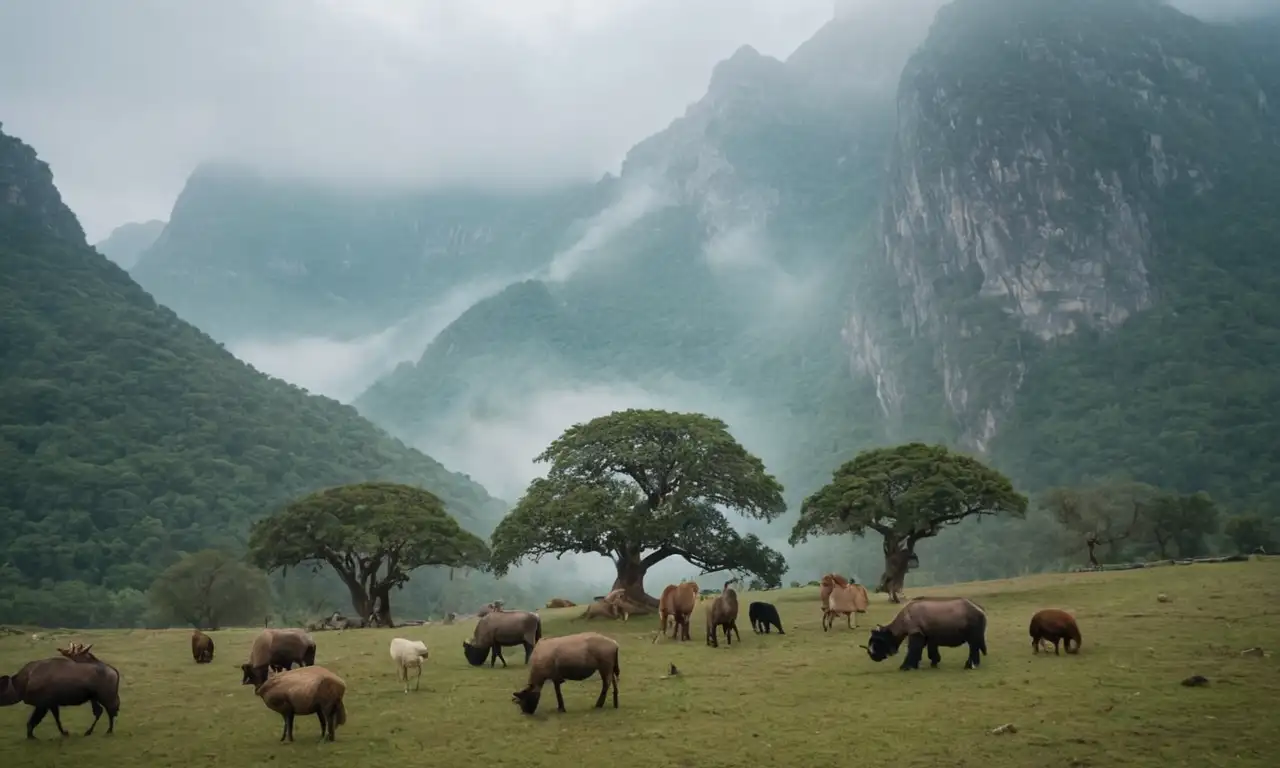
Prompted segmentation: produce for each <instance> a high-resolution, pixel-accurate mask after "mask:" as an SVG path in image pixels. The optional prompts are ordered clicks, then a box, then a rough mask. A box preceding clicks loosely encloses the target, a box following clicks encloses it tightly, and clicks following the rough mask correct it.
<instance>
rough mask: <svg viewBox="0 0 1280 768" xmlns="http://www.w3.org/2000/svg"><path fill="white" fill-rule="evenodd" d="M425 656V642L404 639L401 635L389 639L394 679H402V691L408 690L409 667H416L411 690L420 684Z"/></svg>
mask: <svg viewBox="0 0 1280 768" xmlns="http://www.w3.org/2000/svg"><path fill="white" fill-rule="evenodd" d="M425 658H427V644H426V643H424V642H422V641H421V640H405V639H404V638H403V637H394V638H392V639H391V660H392V661H394V662H395V663H396V679H397V680H403V681H404V692H405V693H408V692H409V667H416V668H417V669H418V677H417V679H416V680H414V682H413V690H415V691H416V690H418V686H420V685H421V684H422V660H423V659H425Z"/></svg>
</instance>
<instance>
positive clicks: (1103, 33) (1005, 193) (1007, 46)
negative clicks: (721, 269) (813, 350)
mask: <svg viewBox="0 0 1280 768" xmlns="http://www.w3.org/2000/svg"><path fill="white" fill-rule="evenodd" d="M1275 29H1276V27H1275V20H1274V19H1271V20H1265V21H1261V22H1254V23H1250V24H1249V25H1241V26H1228V25H1211V24H1206V23H1204V22H1201V21H1199V20H1197V19H1194V18H1192V17H1190V16H1186V15H1183V14H1182V13H1179V12H1178V11H1176V10H1173V9H1172V8H1169V7H1167V6H1165V5H1163V4H1161V3H1153V2H1145V1H1143V0H1128V1H1125V2H1113V1H1112V0H1106V1H1105V2H1103V1H1102V0H1075V1H1074V2H1070V3H1060V2H1050V0H1021V1H1019V2H1013V1H1012V0H959V1H958V2H955V3H953V4H951V5H949V6H947V7H945V8H943V9H942V11H940V12H939V14H938V18H937V20H936V22H935V23H934V25H933V28H932V30H931V33H930V35H929V39H928V41H927V42H926V44H925V45H924V46H923V48H922V49H921V50H920V51H919V52H918V53H917V54H916V55H915V56H914V57H913V58H912V60H911V62H910V63H909V64H908V66H907V68H906V70H905V71H904V73H903V77H902V84H901V88H900V90H899V94H898V120H897V129H896V133H897V136H896V139H895V146H894V150H893V153H892V156H891V161H890V162H891V170H890V176H889V182H888V185H887V187H886V192H885V199H884V203H883V208H882V213H881V221H880V225H879V228H880V238H879V239H880V242H881V243H882V246H881V247H880V248H878V249H877V251H876V253H875V258H874V259H873V260H871V262H869V263H868V264H867V265H866V271H865V272H864V273H863V275H862V278H861V279H860V281H859V285H860V287H861V290H860V292H859V294H858V299H857V300H856V301H855V302H854V308H855V309H854V312H853V313H852V315H851V319H850V322H849V328H850V333H849V339H850V350H851V352H852V357H853V359H854V361H855V365H856V367H857V369H858V370H859V371H860V372H861V373H862V374H863V375H865V376H869V377H870V378H872V379H873V380H874V381H876V382H877V391H878V396H879V399H880V400H881V402H882V403H883V404H884V410H885V412H886V414H887V416H888V417H889V418H888V423H889V429H890V433H891V434H894V435H898V436H904V435H909V434H929V435H934V436H938V437H941V438H943V439H955V440H958V441H959V442H960V443H961V444H963V445H967V446H970V447H972V448H974V449H977V450H980V451H984V452H986V453H988V455H990V456H991V457H992V458H993V459H994V460H995V461H996V463H997V464H998V465H999V466H1001V467H1003V468H1004V469H1006V470H1007V471H1009V472H1011V473H1012V474H1013V476H1014V477H1016V478H1017V479H1018V480H1019V481H1021V482H1022V483H1023V484H1024V485H1025V486H1028V487H1030V488H1033V489H1034V488H1041V487H1044V486H1046V485H1054V484H1071V483H1076V482H1079V481H1080V480H1081V479H1082V478H1084V477H1091V476H1092V477H1099V476H1104V475H1108V474H1112V473H1116V472H1119V473H1125V474H1130V475H1132V476H1134V477H1136V478H1138V479H1140V480H1143V481H1145V482H1149V483H1152V484H1155V485H1159V486H1163V487H1166V488H1170V489H1176V490H1179V491H1183V492H1194V491H1197V490H1207V491H1209V492H1211V493H1212V494H1213V495H1214V496H1215V497H1216V498H1218V499H1219V500H1220V501H1228V502H1232V503H1235V504H1237V505H1243V506H1249V505H1255V504H1256V505H1266V506H1268V507H1272V508H1274V505H1273V502H1271V499H1273V498H1274V495H1275V493H1276V492H1277V491H1280V475H1278V474H1277V472H1276V469H1275V467H1276V466H1277V459H1280V454H1278V453H1277V451H1278V450H1280V448H1277V445H1276V443H1275V440H1274V439H1273V438H1274V436H1275V435H1276V434H1280V422H1278V421H1277V416H1276V414H1275V411H1274V409H1273V408H1272V407H1271V406H1270V403H1272V402H1274V401H1275V398H1276V397H1277V396H1280V311H1278V310H1277V304H1276V301H1275V299H1276V296H1277V295H1280V265H1278V264H1277V262H1276V261H1275V259H1274V258H1273V256H1274V254H1275V253H1277V252H1278V251H1280V226H1278V225H1277V221H1280V110H1278V109H1277V106H1276V105H1277V104H1280V89H1278V88H1277V85H1280V82H1278V81H1277V79H1276V71H1277V70H1276V66H1277V64H1278V63H1280V47H1277V46H1276V45H1275V44H1274V41H1275V37H1274V36H1271V35H1269V34H1268V32H1269V31H1274V30H1275ZM1264 41H1265V42H1264ZM922 407H923V413H921V409H922ZM939 412H942V413H945V414H947V418H946V419H945V420H944V421H943V422H942V423H939V422H938V420H937V418H936V417H937V414H938V413H939Z"/></svg>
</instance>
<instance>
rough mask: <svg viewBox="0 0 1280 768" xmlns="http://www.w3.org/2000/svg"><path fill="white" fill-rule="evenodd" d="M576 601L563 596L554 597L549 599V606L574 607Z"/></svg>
mask: <svg viewBox="0 0 1280 768" xmlns="http://www.w3.org/2000/svg"><path fill="white" fill-rule="evenodd" d="M574 605H576V603H574V602H573V601H572V600H566V599H564V598H563V597H553V598H551V599H550V600H548V601H547V607H548V608H572V607H573V606H574Z"/></svg>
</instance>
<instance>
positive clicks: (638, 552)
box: [491, 409, 786, 603]
mask: <svg viewBox="0 0 1280 768" xmlns="http://www.w3.org/2000/svg"><path fill="white" fill-rule="evenodd" d="M535 461H538V462H550V464H551V467H550V470H549V471H548V473H547V477H546V478H540V479H537V480H534V481H533V482H532V483H531V484H530V485H529V489H528V491H526V493H525V495H524V496H523V497H522V498H521V499H520V501H519V503H518V504H517V505H516V508H515V509H514V510H513V511H512V512H511V514H509V515H507V517H506V518H505V519H503V521H502V522H501V523H499V525H498V527H497V529H496V530H495V531H494V532H493V537H492V543H493V558H492V561H491V563H492V568H493V570H494V572H495V573H497V574H499V575H501V574H505V573H506V572H507V570H508V569H509V568H510V567H511V566H513V565H515V564H516V563H518V562H520V561H521V560H523V559H525V558H528V559H531V560H534V561H537V560H538V559H540V558H542V557H543V556H545V555H555V556H556V557H560V556H562V555H564V554H565V553H568V552H595V553H598V554H601V555H604V556H605V557H608V558H610V559H611V560H613V562H614V564H615V565H616V566H617V569H618V577H617V580H616V581H615V583H614V587H615V588H618V587H623V588H626V589H627V591H628V594H629V595H630V596H631V597H632V598H633V599H635V600H638V601H644V602H649V603H652V602H653V600H652V598H651V597H649V596H647V595H645V594H644V589H643V580H644V574H645V572H646V571H647V570H648V569H649V568H651V567H652V566H654V565H656V564H657V563H659V562H661V561H663V560H665V559H667V558H669V557H683V558H684V559H686V560H688V561H689V562H690V563H692V564H693V565H695V566H698V567H699V568H701V569H702V571H703V572H704V573H710V572H713V571H720V570H736V571H741V572H746V573H751V574H755V575H757V576H759V577H760V578H761V579H762V580H764V581H766V582H767V583H770V584H780V583H781V581H782V574H783V572H784V571H785V569H786V563H785V561H784V560H783V558H782V555H780V554H779V553H778V552H776V551H774V550H772V549H770V548H768V547H766V546H764V545H763V544H762V543H761V541H760V539H759V538H758V537H757V536H755V535H754V534H749V535H746V536H742V535H740V534H738V533H737V532H736V531H734V530H733V528H732V527H731V526H730V525H729V521H728V520H727V519H726V518H725V515H724V513H723V512H721V511H720V509H719V508H720V507H726V508H728V509H732V510H734V511H736V512H738V513H739V514H742V515H744V516H748V517H752V518H756V519H760V520H766V521H767V520H772V519H774V518H775V517H777V516H779V515H781V514H782V513H783V512H784V511H785V509H786V505H785V504H784V502H783V500H782V486H781V485H780V484H779V483H778V481H777V480H775V479H774V478H773V476H771V475H770V474H768V473H767V472H766V471H765V468H764V464H763V463H762V462H761V461H760V459H758V458H756V457H755V456H753V455H751V454H750V453H749V452H747V450H746V449H745V448H743V447H742V446H741V445H740V444H739V443H738V441H737V440H735V439H734V438H733V436H732V435H730V434H729V430H728V427H727V426H726V425H725V423H724V422H723V421H721V420H720V419H716V418H713V417H710V416H705V415H703V414H700V413H673V412H670V411H660V410H635V409H632V410H626V411H618V412H615V413H612V414H609V415H608V416H601V417H599V418H596V419H593V420H591V421H589V422H587V423H585V424H576V425H574V426H572V427H570V428H569V429H567V430H566V431H565V432H564V434H563V435H561V436H560V437H559V438H558V439H557V440H555V441H554V442H553V443H552V444H551V445H550V446H549V447H548V448H547V450H545V451H543V452H542V453H541V454H539V455H538V456H537V457H536V458H535Z"/></svg>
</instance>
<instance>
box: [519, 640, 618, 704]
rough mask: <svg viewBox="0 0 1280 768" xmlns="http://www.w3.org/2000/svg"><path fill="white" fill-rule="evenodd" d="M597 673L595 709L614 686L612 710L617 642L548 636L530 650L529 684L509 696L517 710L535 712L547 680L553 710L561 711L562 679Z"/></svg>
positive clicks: (615, 687) (616, 665) (614, 700)
mask: <svg viewBox="0 0 1280 768" xmlns="http://www.w3.org/2000/svg"><path fill="white" fill-rule="evenodd" d="M596 673H599V674H600V680H601V688H600V696H599V697H598V698H597V699H596V709H603V708H604V698H605V695H606V694H608V693H609V687H610V686H613V708H614V709H617V708H618V678H619V677H620V676H621V675H622V670H621V669H619V668H618V643H617V641H615V640H614V639H612V638H609V637H605V636H604V635H602V634H600V633H599V632H579V633H578V634H576V635H564V636H562V637H548V638H547V639H545V640H543V641H541V642H539V643H538V645H537V647H535V648H534V649H533V659H532V661H530V663H529V682H528V684H526V685H525V687H524V688H523V689H521V690H519V691H516V692H515V693H513V694H511V697H512V698H513V699H514V700H515V702H516V703H517V704H519V705H520V711H522V712H524V713H525V714H526V715H532V714H533V713H534V712H536V711H537V710H538V700H539V699H541V698H542V686H543V685H545V684H546V682H547V681H548V680H550V681H551V684H552V685H554V686H555V689H556V708H557V709H558V710H559V711H560V712H563V711H565V710H564V696H563V695H562V694H561V693H560V684H561V683H563V682H564V681H565V680H588V679H590V678H591V677H592V676H593V675H595V674H596Z"/></svg>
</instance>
